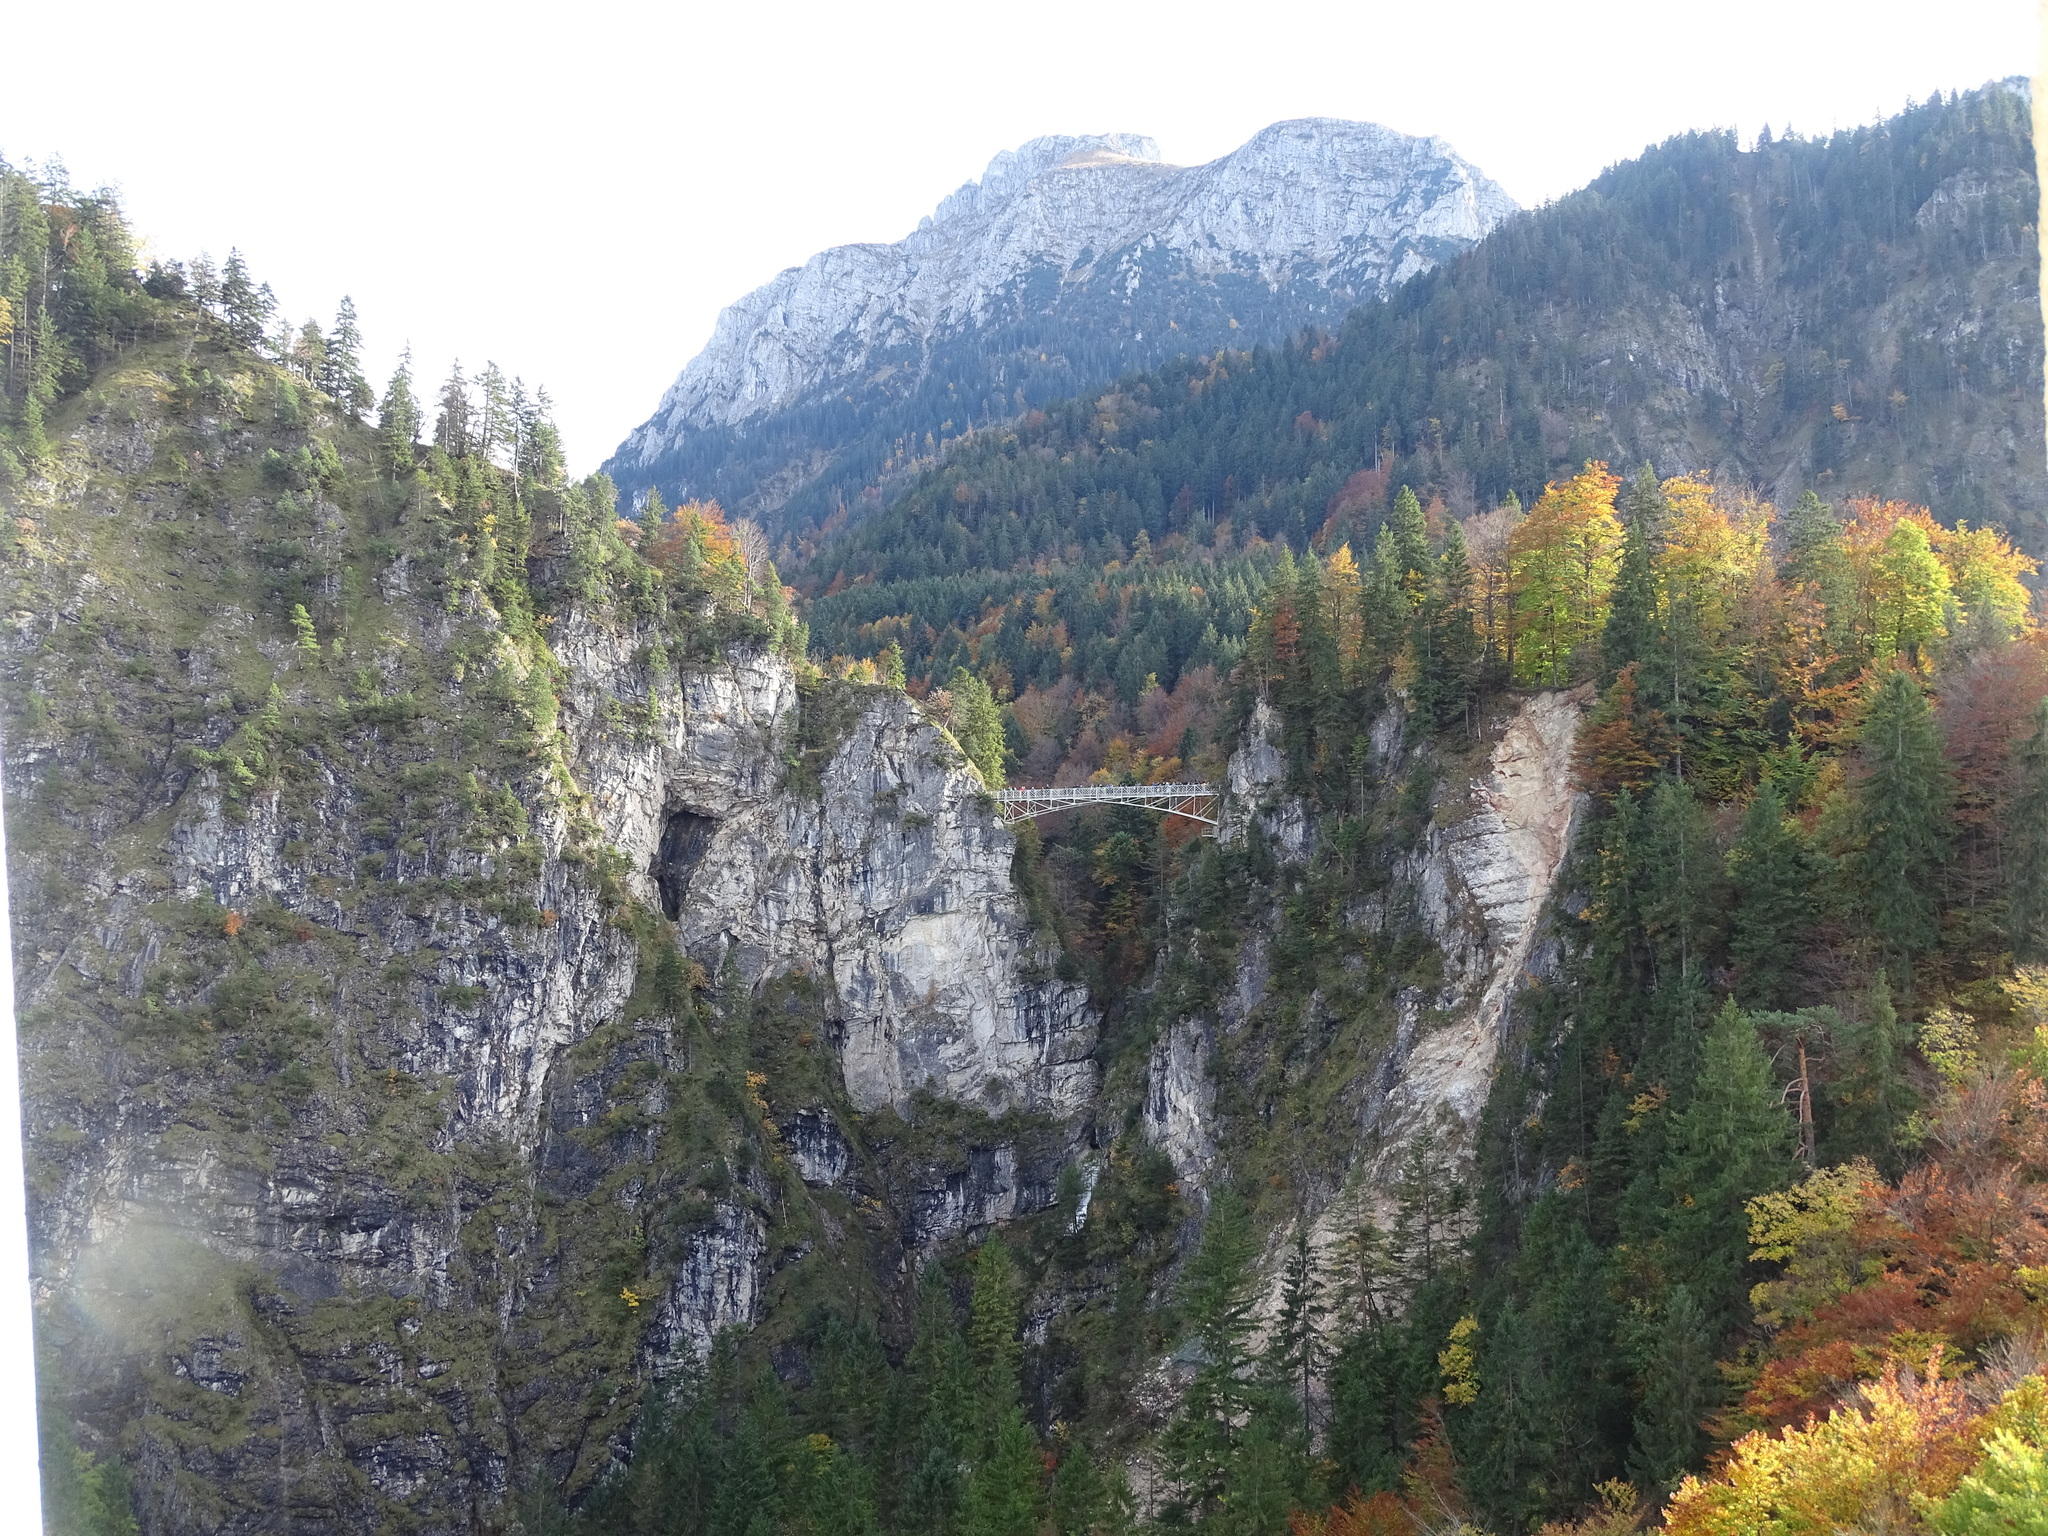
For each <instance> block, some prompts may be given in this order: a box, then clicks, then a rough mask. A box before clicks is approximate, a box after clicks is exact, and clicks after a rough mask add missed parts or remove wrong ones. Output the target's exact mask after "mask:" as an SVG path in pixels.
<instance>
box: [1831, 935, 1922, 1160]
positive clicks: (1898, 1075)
mask: <svg viewBox="0 0 2048 1536" xmlns="http://www.w3.org/2000/svg"><path fill="white" fill-rule="evenodd" d="M1842 1033H1843V1034H1844V1035H1845V1036H1846V1040H1845V1042H1844V1043H1845V1044H1846V1046H1847V1048H1848V1049H1847V1053H1846V1054H1847V1056H1848V1062H1847V1067H1848V1070H1847V1071H1846V1072H1844V1073H1843V1075H1842V1081H1841V1084H1840V1087H1839V1089H1838V1104H1837V1109H1836V1115H1835V1124H1834V1126H1833V1128H1832V1134H1831V1135H1830V1136H1829V1138H1828V1142H1829V1146H1828V1153H1829V1156H1830V1158H1831V1159H1832V1160H1835V1161H1841V1160H1844V1159H1846V1158H1850V1157H1867V1158H1869V1159H1870V1160H1871V1161H1872V1162H1874V1163H1876V1164H1877V1165H1878V1167H1879V1168H1881V1169H1883V1170H1884V1172H1885V1174H1886V1176H1887V1177H1890V1178H1896V1177H1897V1176H1898V1174H1899V1173H1900V1171H1901V1169H1900V1163H1899V1132H1900V1130H1901V1129H1902V1128H1903V1127H1904V1126H1905V1124H1906V1120H1907V1118H1908V1116H1910V1115H1911V1113H1912V1109H1913V1091H1912V1088H1911V1087H1910V1085H1909V1084H1908V1083H1907V1081H1906V1077H1905V1073H1904V1071H1903V1062H1904V1057H1905V1052H1906V1047H1907V1046H1908V1045H1909V1044H1910V1043H1911V1038H1912V1036H1911V1030H1910V1029H1909V1028H1908V1026H1907V1025H1906V1024H1904V1023H1903V1022H1902V1021H1901V1020H1900V1018H1899V1011H1898V1008H1897V1007H1896V1006H1895V1005H1894V1004H1893V1002H1892V989H1891V983H1890V982H1889V981H1888V980H1887V978H1886V976H1885V971H1884V967H1882V966H1879V967H1878V971H1877V976H1876V978H1875V979H1874V980H1873V981H1872V983H1871V987H1870V997H1869V1000H1868V1001H1867V1002H1866V1003H1865V1005H1864V1011H1863V1016H1862V1017H1861V1018H1860V1019H1857V1020H1856V1021H1855V1022H1854V1023H1852V1024H1849V1025H1848V1026H1847V1027H1846V1028H1844V1029H1843V1031H1842Z"/></svg>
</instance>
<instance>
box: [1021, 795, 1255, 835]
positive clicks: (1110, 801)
mask: <svg viewBox="0 0 2048 1536" xmlns="http://www.w3.org/2000/svg"><path fill="white" fill-rule="evenodd" d="M996 799H997V801H998V802H1000V804H1001V805H1002V808H1003V822H1004V824H1005V825H1015V824H1016V823H1017V822H1020V821H1029V820H1030V819H1031V818H1032V817H1034V816H1050V815H1052V814H1053V813H1054V812H1055V811H1069V810H1072V809H1073V808H1074V807H1075V806H1077V805H1135V806H1141V807H1143V808H1144V809H1146V810H1151V811H1164V812H1165V813H1166V814H1167V815H1169V816H1185V817H1186V818H1187V819H1188V820H1189V821H1199V822H1201V823H1202V825H1204V826H1205V827H1208V828H1209V829H1210V830H1211V831H1212V832H1213V831H1214V830H1215V827H1216V805H1217V800H1218V795H1217V792H1216V790H1215V789H1214V788H1213V787H1212V786H1210V785H1207V784H1084V785H1081V786H1079V787H1078V788H1074V789H999V790H997V791H996Z"/></svg>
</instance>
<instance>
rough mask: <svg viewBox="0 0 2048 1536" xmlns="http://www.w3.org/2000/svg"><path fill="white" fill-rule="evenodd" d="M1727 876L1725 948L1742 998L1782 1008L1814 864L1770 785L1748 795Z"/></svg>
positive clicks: (1799, 948) (1802, 932)
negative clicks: (1730, 893)
mask: <svg viewBox="0 0 2048 1536" xmlns="http://www.w3.org/2000/svg"><path fill="white" fill-rule="evenodd" d="M1728 879H1729V884H1730V885H1731V886H1732V887H1733V889H1734V896H1735V901H1734V908H1733V912H1732V920H1731V924H1730V927H1731V933H1730V936H1729V941H1728V953H1729V955H1730V957H1731V958H1733V959H1734V961H1735V963H1736V964H1737V965H1738V966H1740V967H1741V976H1742V981H1741V993H1742V999H1743V1001H1744V1002H1746V1003H1748V1004H1750V1005H1751V1006H1753V1007H1759V1008H1782V1007H1783V1006H1785V994H1786V993H1787V991H1788V990H1789V989H1790V988H1791V985H1792V981H1793V977H1794V974H1795V972H1796V971H1797V968H1798V966H1799V962H1800V958H1801V956H1802V955H1803V954H1804V953H1805V948H1806V934H1807V930H1808V928H1809V927H1810V925H1811V923H1812V920H1813V900H1814V889H1813V887H1814V867H1813V858H1812V855H1811V854H1810V853H1808V851H1807V848H1806V838H1805V835H1804V834H1803V833H1802V832H1801V831H1800V829H1799V825H1798V823H1797V822H1795V821H1793V820H1792V819H1791V817H1789V816H1788V815H1787V814H1786V812H1785V802H1784V799H1783V797H1782V796H1780V795H1779V793H1778V786H1777V785H1776V784H1774V783H1771V782H1769V781H1766V782H1765V783H1763V784H1761V785H1759V786H1758V787H1757V791H1756V793H1755V794H1754V795H1753V796H1751V797H1750V802H1749V809H1748V810H1747V811H1746V812H1744V814H1743V818H1742V830H1741V832H1740V833H1739V834H1738V835H1737V837H1736V839H1735V846H1734V847H1733V848H1731V849H1729V851H1728Z"/></svg>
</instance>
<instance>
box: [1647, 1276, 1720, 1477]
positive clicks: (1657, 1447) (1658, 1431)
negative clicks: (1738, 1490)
mask: <svg viewBox="0 0 2048 1536" xmlns="http://www.w3.org/2000/svg"><path fill="white" fill-rule="evenodd" d="M1645 1343H1646V1347H1645V1348H1644V1349H1643V1351H1642V1354H1643V1361H1642V1371H1641V1381H1642V1390H1641V1396H1640V1398H1639V1400H1638V1402H1637V1405H1636V1413H1635V1443H1634V1445H1633V1446H1632V1447H1631V1448H1630V1451H1629V1470H1630V1472H1631V1473H1632V1474H1634V1476H1635V1477H1636V1479H1637V1480H1638V1481H1639V1482H1641V1483H1643V1484H1646V1485H1647V1486H1649V1487H1651V1488H1653V1489H1656V1490H1658V1491H1660V1492H1668V1491H1669V1490H1670V1489H1671V1488H1672V1487H1674V1486H1675V1485H1676V1484H1677V1482H1678V1479H1679V1477H1680V1476H1681V1475H1682V1474H1684V1473H1685V1472H1687V1471H1689V1470H1691V1469H1692V1468H1694V1467H1695V1466H1697V1464H1698V1462H1699V1458H1700V1455H1701V1453H1702V1452H1703V1451H1705V1450H1706V1447H1707V1432H1706V1429H1705V1427H1704V1425H1705V1421H1706V1418H1707V1415H1708V1414H1710V1413H1712V1412H1713V1411H1714V1410H1715V1409H1716V1408H1717V1407H1719V1406H1720V1403H1721V1376H1720V1371H1719V1369H1718V1367H1717V1366H1716V1364H1715V1360H1714V1356H1715V1350H1716V1344H1717V1343H1718V1338H1717V1336H1716V1333H1715V1331H1714V1328H1713V1325H1712V1323H1711V1322H1710V1321H1709V1319H1708V1317H1707V1315H1706V1312H1705V1311H1704V1310H1703V1309H1702V1308H1701V1306H1700V1303H1699V1298H1698V1297H1696V1296H1694V1295H1693V1292H1692V1287H1691V1286H1689V1285H1686V1284H1684V1283H1683V1282H1681V1283H1680V1284H1678V1285H1675V1286H1673V1287H1672V1289H1671V1292H1670V1294H1669V1295H1668V1296H1666V1297H1665V1299H1664V1305H1663V1308H1662V1309H1661V1311H1660V1312H1659V1313H1658V1314H1657V1315H1656V1318H1655V1321H1654V1322H1653V1323H1652V1324H1651V1325H1650V1327H1649V1329H1648V1330H1647V1339H1646V1341H1645Z"/></svg>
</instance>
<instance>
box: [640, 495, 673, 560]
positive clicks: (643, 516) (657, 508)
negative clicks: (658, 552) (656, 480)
mask: <svg viewBox="0 0 2048 1536" xmlns="http://www.w3.org/2000/svg"><path fill="white" fill-rule="evenodd" d="M637 520H638V522H639V524H640V533H641V541H640V547H641V548H642V549H645V548H646V547H647V541H648V540H649V539H651V538H654V537H655V536H656V535H658V534H659V533H660V532H661V530H662V529H663V528H664V527H665V526H666V525H667V523H668V506H667V504H666V503H665V502H663V501H662V499H661V487H660V486H658V485H650V486H649V487H647V497H646V499H645V500H644V501H642V502H641V503H640V511H639V514H638V519H637Z"/></svg>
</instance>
